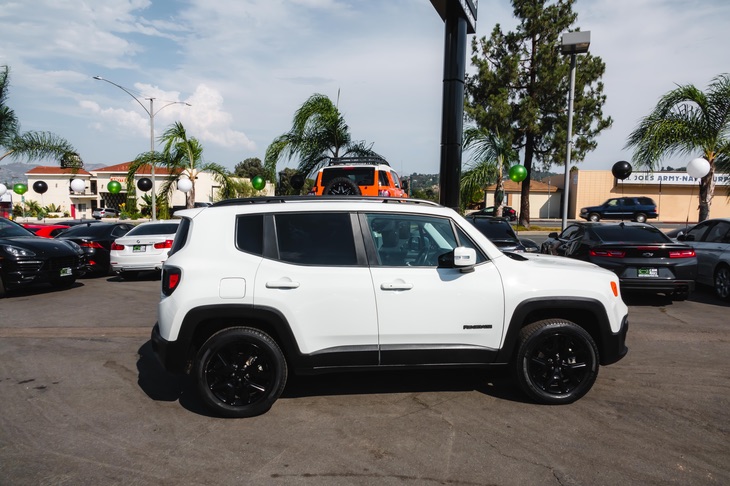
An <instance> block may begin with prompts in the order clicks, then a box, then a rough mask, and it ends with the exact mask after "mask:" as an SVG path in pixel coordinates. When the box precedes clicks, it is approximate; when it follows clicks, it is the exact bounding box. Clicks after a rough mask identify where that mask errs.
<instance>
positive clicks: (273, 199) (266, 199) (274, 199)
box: [211, 196, 440, 207]
mask: <svg viewBox="0 0 730 486" xmlns="http://www.w3.org/2000/svg"><path fill="white" fill-rule="evenodd" d="M294 201H300V202H301V201H307V202H314V203H316V202H332V201H369V202H380V203H386V204H422V205H427V206H440V204H439V203H437V202H434V201H429V200H427V199H414V198H408V197H381V196H259V197H242V198H234V199H224V200H222V201H218V202H217V203H214V204H213V206H211V207H219V206H236V205H243V204H267V203H286V202H294Z"/></svg>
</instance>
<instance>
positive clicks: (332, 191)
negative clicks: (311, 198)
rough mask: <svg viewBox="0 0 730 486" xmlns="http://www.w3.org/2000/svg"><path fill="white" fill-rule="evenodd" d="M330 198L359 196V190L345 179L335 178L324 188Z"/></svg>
mask: <svg viewBox="0 0 730 486" xmlns="http://www.w3.org/2000/svg"><path fill="white" fill-rule="evenodd" d="M324 194H327V195H330V196H360V195H361V194H362V193H361V192H360V188H359V187H358V186H357V184H355V183H354V182H352V181H351V180H350V179H349V178H347V177H335V178H334V179H332V180H331V181H329V183H328V184H327V186H325V188H324Z"/></svg>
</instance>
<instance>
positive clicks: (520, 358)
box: [516, 319, 598, 405]
mask: <svg viewBox="0 0 730 486" xmlns="http://www.w3.org/2000/svg"><path fill="white" fill-rule="evenodd" d="M516 371H517V381H518V382H519V384H520V387H521V388H522V390H523V391H524V392H525V393H526V394H527V395H528V396H529V397H530V398H532V399H533V400H535V401H537V402H539V403H544V404H549V405H560V404H566V403H572V402H574V401H576V400H578V399H579V398H581V397H582V396H583V395H585V394H586V393H588V391H589V390H590V389H591V387H592V386H593V383H595V381H596V377H597V376H598V348H597V347H596V343H595V342H594V341H593V338H592V337H591V335H590V334H588V332H587V331H586V330H585V329H583V328H582V327H580V326H578V325H576V324H574V323H572V322H570V321H565V320H562V319H547V320H544V321H539V322H536V323H534V324H530V325H529V326H526V327H525V328H523V329H522V331H520V344H519V347H518V350H517V359H516Z"/></svg>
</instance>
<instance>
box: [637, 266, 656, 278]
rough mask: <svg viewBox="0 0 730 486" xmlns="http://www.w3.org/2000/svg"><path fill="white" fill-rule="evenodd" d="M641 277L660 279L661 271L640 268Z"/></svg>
mask: <svg viewBox="0 0 730 486" xmlns="http://www.w3.org/2000/svg"><path fill="white" fill-rule="evenodd" d="M638 272H639V277H650V278H651V277H658V276H659V269H658V268H639V269H638Z"/></svg>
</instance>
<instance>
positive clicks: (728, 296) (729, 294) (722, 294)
mask: <svg viewBox="0 0 730 486" xmlns="http://www.w3.org/2000/svg"><path fill="white" fill-rule="evenodd" d="M715 295H717V296H718V297H719V298H721V299H722V300H730V267H728V266H726V265H722V266H721V267H718V268H717V270H715Z"/></svg>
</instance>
